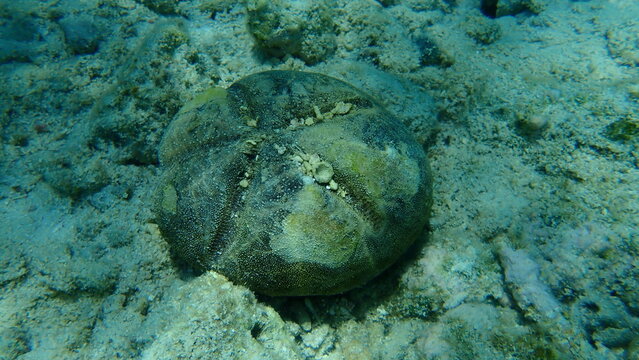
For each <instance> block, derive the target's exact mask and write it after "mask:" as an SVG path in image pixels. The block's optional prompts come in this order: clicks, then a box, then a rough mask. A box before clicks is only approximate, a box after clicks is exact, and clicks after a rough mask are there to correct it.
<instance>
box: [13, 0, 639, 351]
mask: <svg viewBox="0 0 639 360" xmlns="http://www.w3.org/2000/svg"><path fill="white" fill-rule="evenodd" d="M637 19H639V3H638V2H636V1H633V0H617V1H603V0H601V1H598V0H590V1H574V0H573V1H570V0H558V1H550V0H503V1H502V0H496V1H495V0H485V1H480V0H456V1H453V0H393V1H381V0H380V1H372V0H355V1H346V0H322V1H302V0H299V1H293V0H286V1H285V0H280V1H270V2H264V1H257V0H245V1H225V0H193V1H177V0H157V1H153V0H135V1H134V0H84V1H36V0H22V1H14V2H9V1H0V73H1V74H2V82H0V125H1V131H2V133H1V139H2V147H1V153H0V204H1V205H0V318H1V319H2V321H0V359H112V358H125V359H137V358H144V359H176V358H190V359H247V358H248V359H637V358H639V280H638V279H639V260H638V256H639V234H638V232H639V230H638V229H639V196H638V190H637V189H638V187H637V184H638V183H639V152H638V151H637V144H638V137H639V21H638V20H637ZM267 70H298V71H308V72H314V73H320V74H324V75H328V76H331V77H334V78H337V79H339V80H342V81H345V82H347V83H349V84H351V85H352V86H354V87H355V88H358V89H360V90H361V91H362V92H363V93H365V94H366V95H367V96H370V97H371V98H373V99H375V100H376V101H377V103H378V104H379V105H380V106H382V107H384V108H386V110H388V112H389V114H390V116H394V117H396V118H397V119H398V120H399V122H401V123H403V125H398V130H397V131H402V130H399V128H403V127H404V126H405V127H406V129H408V131H409V132H410V133H411V134H412V136H413V137H414V138H415V140H416V141H417V142H418V143H419V144H420V145H421V146H422V147H423V149H424V151H425V153H426V155H427V158H428V161H429V163H430V168H431V173H432V182H433V184H432V185H433V186H432V187H433V193H432V208H431V210H430V213H427V212H425V213H423V214H415V217H416V218H421V219H425V218H427V219H428V225H427V226H426V228H425V229H424V230H423V231H419V236H418V238H417V240H416V241H415V244H414V245H413V246H412V247H410V248H409V249H408V250H407V251H406V253H405V254H404V255H403V256H402V257H401V258H400V259H399V260H398V261H397V262H396V263H395V264H394V265H392V266H391V267H390V268H388V269H387V270H386V271H384V272H383V273H382V274H381V275H379V276H377V277H375V278H374V279H373V280H371V281H369V282H367V283H366V284H363V285H361V286H358V287H356V288H354V289H352V290H350V291H347V292H345V293H342V294H339V295H333V296H301V297H269V296H266V295H260V294H256V293H254V292H253V291H251V290H250V289H247V288H246V287H244V286H243V285H242V284H241V283H239V282H238V281H236V283H234V282H233V281H231V280H229V279H227V278H226V277H225V276H224V275H223V274H220V273H218V272H215V271H209V272H202V271H200V270H198V269H195V268H193V267H192V266H191V265H189V264H188V263H186V262H185V261H184V260H183V259H181V258H180V257H179V256H176V254H175V252H174V251H173V250H172V249H171V246H170V244H169V242H167V240H166V236H165V235H163V234H162V232H161V231H160V230H159V228H158V225H157V218H156V215H157V214H156V209H157V208H156V206H157V201H158V192H159V190H158V187H159V185H160V179H161V177H162V174H163V172H164V171H165V169H164V167H163V164H161V161H160V157H159V154H158V151H159V149H160V144H161V142H162V139H163V136H164V134H165V130H166V129H167V128H168V127H169V124H171V122H172V121H173V120H174V119H177V118H180V116H179V114H180V109H181V108H182V107H183V106H184V105H185V104H187V103H188V102H189V101H191V100H192V99H194V98H196V97H197V96H198V94H201V93H203V92H205V91H206V90H207V89H209V88H211V87H217V88H219V89H227V88H228V87H229V86H231V84H233V83H234V82H236V81H238V80H240V79H242V78H244V77H246V76H248V75H250V74H254V73H258V72H261V71H267ZM291 89H293V90H294V91H295V92H297V91H303V90H304V89H299V88H295V87H293V86H292V87H291ZM293 90H292V91H293ZM216 91H221V90H216ZM213 93H215V92H213ZM208 94H211V92H209V93H208ZM215 94H219V93H215ZM196 99H197V98H196ZM317 101H318V103H321V101H322V99H318V100H317ZM347 102H348V101H347ZM353 103H354V104H352V105H351V106H354V107H352V110H351V107H349V108H348V110H335V112H334V114H337V115H339V116H341V115H343V116H348V115H349V113H350V115H354V114H356V110H357V109H358V106H359V107H360V108H363V105H362V104H361V103H360V104H359V105H358V104H355V101H353ZM313 105H314V103H309V104H308V116H306V115H305V116H304V118H300V119H298V118H297V117H293V116H291V117H290V118H289V117H288V116H287V115H284V117H285V119H284V120H282V121H285V124H286V122H290V126H286V127H285V128H286V129H287V131H288V130H290V131H303V130H300V129H305V128H304V126H311V125H313V126H315V125H318V126H321V125H322V121H329V120H330V119H329V120H325V119H324V115H325V114H327V113H329V112H330V111H331V108H333V107H332V106H331V108H326V109H320V108H318V111H319V113H317V112H315V110H314V108H313ZM335 105H337V104H335ZM340 106H346V107H348V105H340ZM335 109H339V107H335ZM183 111H184V110H183ZM318 114H319V115H318ZM296 116H297V115H296ZM331 116H333V115H331ZM307 119H311V120H309V121H308V124H310V125H306V124H307V122H306V120H307ZM246 120H247V121H246V124H243V126H248V127H251V128H258V129H259V126H260V119H259V118H255V119H253V118H247V119H246ZM262 120H264V119H262ZM302 120H303V121H302ZM371 121H374V120H371ZM220 124H221V125H220V126H224V125H225V124H227V123H226V122H224V121H220ZM229 124H231V123H230V122H229ZM227 126H228V124H227ZM185 134H186V135H184V139H183V141H184V142H185V143H188V141H189V139H190V138H189V136H190V135H189V133H188V131H187V132H185ZM193 136H195V135H193ZM278 136H279V135H278ZM336 138H339V137H336ZM380 138H382V136H380V137H379V138H374V139H371V141H378V140H379V141H381V140H380ZM331 139H333V137H331V136H329V135H327V141H329V140H331ZM250 140H252V141H255V142H256V144H257V143H261V142H268V141H269V139H268V138H258V139H250ZM300 144H302V145H303V141H300ZM389 144H390V143H388V144H386V145H389ZM298 145H299V144H298ZM390 145H393V146H394V145H397V144H390ZM390 145H389V146H390ZM247 146H248V147H247V148H246V149H245V150H246V151H247V153H248V154H246V156H254V155H255V154H251V151H252V149H253V147H255V146H256V145H255V144H252V145H251V144H249V145H247ZM278 146H279V147H278V148H275V149H276V150H277V152H279V151H282V154H280V155H282V156H283V157H284V158H285V159H288V160H291V161H290V164H289V166H302V167H303V166H305V165H304V164H305V163H308V164H310V165H309V166H310V167H309V168H308V169H306V170H305V171H306V173H304V174H302V175H304V176H306V177H304V176H302V175H300V179H302V180H303V181H306V182H305V183H304V182H301V183H300V184H305V186H306V185H308V186H311V185H312V186H315V185H318V184H316V182H317V181H318V179H319V178H321V177H322V176H320V175H318V172H317V164H320V165H323V166H324V167H327V166H328V165H326V164H329V163H330V161H328V160H326V159H324V158H321V159H320V160H318V161H319V162H315V165H312V163H313V162H312V161H311V160H309V159H310V155H312V154H305V156H307V155H308V159H302V158H301V157H300V159H302V160H300V161H298V162H295V160H292V159H293V156H294V155H299V154H298V153H299V151H298V150H299V148H296V147H295V146H289V147H286V146H283V145H282V144H278ZM389 146H387V147H385V148H383V149H382V148H381V147H380V149H379V152H378V155H374V154H373V152H372V150H371V153H370V154H369V155H370V156H365V154H366V152H365V151H363V150H359V149H360V148H357V151H355V150H353V151H352V152H350V151H349V152H348V153H344V157H343V159H351V158H352V159H354V158H357V159H359V160H358V161H359V162H361V163H362V164H368V162H369V161H370V163H371V164H372V163H373V162H374V159H375V156H380V155H379V154H390V155H388V156H391V155H393V154H394V155H393V156H397V154H400V153H401V151H400V152H397V151H399V150H397V151H395V150H394V149H395V148H393V147H392V146H390V147H389ZM278 149H280V150H278ZM382 150H383V151H382ZM295 151H298V153H295ZM376 151H377V150H376ZM289 154H290V155H289ZM288 156H291V158H290V159H289V158H288ZM216 160H217V159H216V158H215V157H214V156H213V157H212V158H211V159H210V163H211V164H216V163H217V162H216ZM288 160H287V161H288ZM335 163H339V161H338V160H335V162H334V163H333V165H334V166H331V168H332V167H334V168H335V174H333V177H332V178H331V179H332V180H336V188H335V189H332V190H331V189H330V186H329V185H328V184H327V185H325V186H323V187H322V191H326V192H327V193H329V194H331V196H333V195H335V196H340V197H341V198H342V199H344V200H343V201H344V202H345V203H347V204H354V205H353V206H354V208H355V209H356V210H357V211H362V209H368V207H369V205H370V202H363V203H361V204H363V205H357V204H358V203H357V202H356V201H355V200H356V199H360V200H361V199H362V198H363V199H366V198H367V196H369V195H370V194H371V193H372V192H374V190H371V189H388V188H391V187H392V186H393V184H394V183H396V180H384V181H369V178H358V179H356V180H357V181H361V182H362V183H366V184H368V186H370V187H368V188H366V187H364V188H365V189H366V190H361V191H360V192H359V193H358V192H357V191H358V190H357V186H355V187H354V188H353V189H354V190H350V191H348V189H346V187H345V186H344V189H346V190H345V191H344V194H343V195H337V193H338V191H339V189H340V187H339V186H340V179H341V178H340V177H339V176H340V175H339V168H338V166H337V165H335ZM358 164H359V163H358ZM313 166H315V167H313ZM211 171H212V173H214V172H215V171H216V170H211ZM367 174H369V176H371V177H374V176H375V175H374V172H371V173H367ZM397 175H398V176H397V178H400V177H401V175H405V174H400V173H398V174H397ZM238 176H239V177H238V178H237V182H238V186H240V187H244V185H247V184H248V185H247V186H250V184H251V183H252V182H256V181H258V179H260V180H262V181H265V182H267V181H271V183H273V184H278V182H277V179H276V178H275V179H272V178H267V177H262V176H261V175H260V174H259V173H250V172H246V174H244V173H241V174H239V175H238ZM329 178H330V176H329ZM243 180H245V181H246V182H245V183H244V182H243V183H242V184H240V182H242V181H243ZM328 180H329V179H328V178H327V179H326V181H328ZM203 181H206V180H203ZM322 181H324V180H322ZM367 181H368V182H367ZM394 181H395V182H394ZM397 181H398V180H397ZM211 185H212V186H217V185H216V183H215V182H212V184H211ZM274 186H276V185H274ZM300 186H301V185H300ZM402 190H406V189H405V188H402ZM167 191H168V192H167ZM180 191H181V190H180V189H178V190H177V192H176V191H175V190H173V193H175V194H176V195H175V196H178V197H179V196H180V194H181V192H180ZM221 191H222V190H221ZM331 191H333V192H334V193H331ZM380 191H381V190H380ZM406 191H408V190H406ZM161 193H162V194H163V196H165V197H166V196H167V194H168V195H171V194H172V192H171V191H170V190H166V189H164V188H163V189H162V191H161ZM356 195H357V196H356ZM169 198H170V196H169ZM234 199H235V198H234ZM238 199H239V200H238ZM375 199H376V198H375V197H373V200H375ZM236 200H237V201H241V198H237V199H236ZM166 201H168V200H166ZM233 201H235V200H233ZM164 204H165V205H167V204H168V205H167V206H168V208H171V206H169V205H171V202H170V201H168V202H165V203H164ZM357 206H360V207H357ZM211 211H213V212H214V211H216V209H212V210H211ZM296 211H297V210H296ZM300 211H303V210H300ZM357 211H356V213H357ZM291 212H292V213H293V212H294V211H293V210H291ZM362 213H363V214H364V215H362V216H369V215H366V214H367V213H366V212H365V211H362ZM327 217H328V218H331V219H332V218H334V216H333V217H331V215H330V214H328V215H327ZM273 219H277V216H276V214H274V217H273ZM308 221H310V222H309V223H310V224H312V221H313V220H312V218H311V220H308ZM318 221H319V220H318ZM274 223H276V221H275V220H274ZM391 240H392V239H389V241H391ZM301 241H303V239H301ZM302 245H303V246H300V247H301V248H303V249H305V250H304V251H302V252H300V251H299V249H292V250H291V249H288V250H287V252H286V253H287V254H289V255H290V254H292V255H290V256H291V257H293V258H300V257H301V256H303V255H307V252H308V251H310V252H312V253H314V252H313V251H317V249H316V248H313V247H310V246H308V244H306V243H302ZM306 249H310V250H308V251H307V250H306ZM280 250H281V249H274V251H280ZM295 251H297V252H295ZM377 251H379V252H380V253H381V252H384V251H387V249H384V248H379V249H378V250H377ZM322 261H323V262H324V263H326V262H328V260H327V259H320V260H319V262H322ZM312 275H313V274H309V276H312ZM247 276H249V275H247Z"/></svg>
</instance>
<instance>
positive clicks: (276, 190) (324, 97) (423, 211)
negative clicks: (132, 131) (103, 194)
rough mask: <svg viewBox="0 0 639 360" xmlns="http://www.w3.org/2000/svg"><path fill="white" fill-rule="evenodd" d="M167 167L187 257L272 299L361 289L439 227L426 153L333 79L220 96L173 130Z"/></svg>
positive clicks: (281, 77)
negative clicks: (432, 214)
mask: <svg viewBox="0 0 639 360" xmlns="http://www.w3.org/2000/svg"><path fill="white" fill-rule="evenodd" d="M160 161H161V164H162V166H163V168H164V173H163V179H162V182H161V185H160V187H159V189H158V201H157V205H156V214H157V221H158V225H159V227H160V230H161V232H162V234H163V235H164V237H165V238H166V239H167V241H168V242H169V243H170V245H171V247H172V249H173V251H174V252H175V254H176V255H177V256H178V257H180V258H181V259H183V260H185V261H186V262H187V263H189V264H191V265H192V266H195V267H197V268H199V269H202V270H209V269H211V270H215V271H218V272H220V273H222V274H224V275H226V276H227V277H228V278H229V279H231V280H232V281H234V282H236V283H239V284H243V285H246V286H248V287H249V288H251V289H253V290H254V291H257V292H260V293H264V294H268V295H327V294H336V293H340V292H343V291H346V290H349V289H351V288H353V287H355V286H358V285H361V284H363V283H365V282H366V281H368V280H370V279H371V278H373V277H374V276H376V275H377V274H379V273H380V272H381V271H383V270H384V269H385V268H387V267H388V266H389V265H390V264H392V263H393V262H394V261H395V260H396V259H397V258H398V257H399V256H400V255H401V254H402V253H403V252H404V251H405V250H406V249H407V248H408V247H409V246H410V245H411V244H412V243H413V241H414V240H415V239H416V237H417V236H418V235H419V234H420V233H421V232H422V230H423V228H424V225H425V223H426V221H427V219H428V212H429V206H430V202H431V179H430V174H429V168H428V164H427V160H426V156H425V154H424V151H423V149H422V148H421V146H420V145H419V144H418V143H417V142H416V141H415V140H414V139H413V137H412V136H411V134H410V133H409V131H408V130H407V129H406V128H405V127H404V126H403V125H402V124H401V123H400V122H399V121H398V120H397V119H396V118H395V117H393V116H392V115H391V114H390V113H389V112H387V111H386V110H385V109H384V108H382V107H381V106H379V105H377V104H376V103H375V101H373V100H372V99H371V98H369V97H368V96H366V95H365V94H363V93H362V92H360V91H358V90H357V89H355V88H353V87H352V86H350V85H348V84H346V83H344V82H342V81H339V80H337V79H334V78H331V77H328V76H324V75H320V74H312V73H304V72H295V71H268V72H263V73H258V74H254V75H250V76H247V77H245V78H243V79H241V80H239V81H237V82H236V83H234V84H233V85H231V86H230V87H229V88H228V89H219V88H212V89H209V90H208V91H206V92H205V93H203V94H201V95H200V96H198V97H196V98H195V99H194V100H192V101H191V102H190V103H188V104H186V105H185V106H184V107H183V108H182V110H181V111H180V112H179V114H178V115H177V117H176V119H175V120H174V121H173V122H172V123H171V125H170V127H169V128H168V130H167V132H166V135H165V136H164V139H163V141H162V144H161V147H160Z"/></svg>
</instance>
